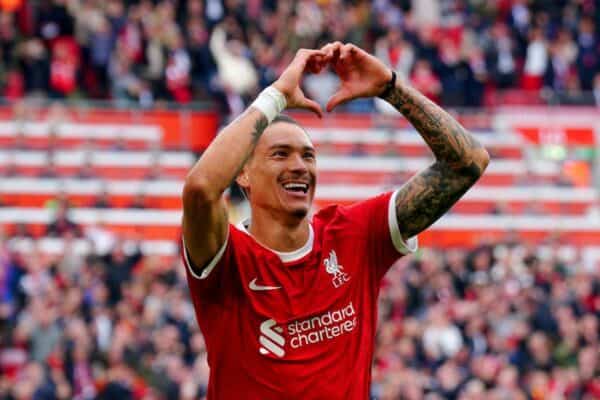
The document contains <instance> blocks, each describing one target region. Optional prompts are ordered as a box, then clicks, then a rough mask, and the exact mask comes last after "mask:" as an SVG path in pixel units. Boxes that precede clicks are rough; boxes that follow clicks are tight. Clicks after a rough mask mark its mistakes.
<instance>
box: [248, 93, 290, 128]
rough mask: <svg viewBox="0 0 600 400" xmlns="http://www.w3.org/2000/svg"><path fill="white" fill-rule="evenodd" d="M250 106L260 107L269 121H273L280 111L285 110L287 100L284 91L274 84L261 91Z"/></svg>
mask: <svg viewBox="0 0 600 400" xmlns="http://www.w3.org/2000/svg"><path fill="white" fill-rule="evenodd" d="M250 106H252V107H255V108H257V109H259V110H260V111H261V112H262V113H263V114H264V115H265V117H267V120H268V121H269V123H271V122H272V121H273V120H274V119H275V117H277V116H278V115H279V113H281V112H282V111H283V110H285V107H286V106H287V101H286V99H285V96H284V95H283V93H281V92H280V91H279V90H277V89H275V88H274V87H273V86H269V87H267V88H266V89H265V90H263V91H262V92H260V94H259V95H258V97H257V98H256V100H254V102H253V103H252V104H251V105H250Z"/></svg>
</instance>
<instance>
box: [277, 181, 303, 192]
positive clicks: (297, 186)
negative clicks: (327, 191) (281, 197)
mask: <svg viewBox="0 0 600 400" xmlns="http://www.w3.org/2000/svg"><path fill="white" fill-rule="evenodd" d="M283 187H284V188H285V189H287V190H297V189H299V190H303V191H304V192H306V191H307V190H308V185H307V184H306V183H286V184H285V185H283Z"/></svg>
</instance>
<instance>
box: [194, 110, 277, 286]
mask: <svg viewBox="0 0 600 400" xmlns="http://www.w3.org/2000/svg"><path fill="white" fill-rule="evenodd" d="M267 125H268V121H267V118H266V117H265V115H264V114H263V113H262V112H261V111H259V110H258V109H256V108H254V107H250V108H249V109H248V110H246V112H244V113H243V114H242V115H241V116H240V117H239V118H237V119H236V120H235V121H233V122H232V123H231V124H229V125H228V126H227V127H225V128H224V129H223V130H222V131H221V133H220V134H219V135H218V136H217V137H216V138H215V140H214V141H213V143H211V145H210V146H209V147H208V148H207V149H206V151H205V152H204V154H203V155H202V157H201V158H200V160H198V162H197V163H196V165H194V167H193V168H192V169H191V171H190V172H189V173H188V175H187V177H186V180H185V185H184V187H183V237H184V242H185V246H186V252H187V255H188V258H189V259H190V261H192V263H193V265H194V266H196V268H199V269H200V270H201V269H202V268H203V267H204V266H205V265H206V264H208V263H209V262H210V260H211V259H212V258H213V257H214V256H215V255H216V254H217V252H218V251H219V249H220V248H221V246H223V244H224V243H225V239H226V238H227V233H228V229H229V228H228V217H227V209H226V207H225V202H224V201H223V199H222V195H223V192H224V191H225V189H227V187H229V185H230V184H231V182H233V180H234V179H235V177H236V176H237V174H238V173H239V171H240V169H241V168H242V166H243V165H244V163H245V162H246V160H247V159H248V157H249V156H250V154H251V153H252V151H253V150H254V147H255V146H256V142H257V141H258V139H259V138H260V136H261V135H262V133H263V131H264V130H265V128H266V127H267ZM194 272H196V273H197V274H198V275H200V272H201V271H194Z"/></svg>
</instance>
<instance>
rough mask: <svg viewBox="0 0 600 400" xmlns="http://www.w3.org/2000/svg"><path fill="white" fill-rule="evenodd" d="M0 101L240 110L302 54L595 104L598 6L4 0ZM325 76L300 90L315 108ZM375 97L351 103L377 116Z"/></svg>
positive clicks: (514, 0)
mask: <svg viewBox="0 0 600 400" xmlns="http://www.w3.org/2000/svg"><path fill="white" fill-rule="evenodd" d="M3 7H4V8H5V10H11V11H5V12H2V14H0V61H1V62H0V93H2V94H3V95H4V96H5V97H7V98H9V99H14V98H20V97H23V96H25V95H28V96H31V95H37V96H42V97H46V96H49V97H51V98H72V99H79V98H90V99H111V100H113V101H114V102H116V103H117V104H121V105H130V104H139V105H141V106H146V107H150V106H152V105H154V104H155V103H156V102H157V101H158V102H160V101H163V100H168V101H174V102H177V103H189V102H191V101H202V100H208V101H214V102H216V103H217V104H219V105H220V107H221V110H222V112H224V113H233V114H237V113H239V112H240V111H241V110H243V107H244V104H245V103H247V101H248V100H249V99H252V98H253V97H254V96H255V94H256V93H257V92H258V91H259V90H260V89H262V88H264V87H265V86H266V85H268V84H270V83H271V82H272V81H273V80H274V79H275V78H276V77H278V76H279V74H280V73H281V71H282V70H283V68H285V66H286V65H287V64H288V63H289V62H290V60H291V59H292V57H293V55H294V53H295V51H296V50H297V49H298V48H300V47H307V48H315V47H318V46H321V45H323V44H325V43H327V42H330V41H334V40H339V41H342V42H352V43H355V44H357V45H359V46H361V47H363V48H365V49H366V50H367V51H369V52H372V53H374V54H376V55H377V56H378V57H379V58H380V59H382V60H384V61H385V62H386V63H387V64H388V65H390V66H391V67H393V68H394V69H395V70H396V71H398V73H400V74H401V76H402V77H404V78H405V79H409V80H410V81H411V83H412V84H413V85H414V86H416V87H417V88H418V89H419V90H421V91H422V92H423V93H425V94H427V95H428V96H429V97H431V98H432V99H434V100H435V101H437V102H440V103H441V104H443V105H446V106H452V107H478V106H486V105H496V104H503V103H505V102H518V103H540V102H547V103H560V104H574V105H593V104H599V102H600V74H599V72H600V48H599V46H600V41H599V30H598V29H597V26H598V24H599V23H600V4H599V3H598V1H597V0H556V1H549V0H529V1H527V0H498V1H479V0H421V1H410V0H395V1H393V0H376V1H362V0H319V1H313V0H299V1H291V0H283V1H273V0H250V1H241V0H189V1H182V0H180V1H176V0H163V1H158V0H156V1H152V0H137V1H134V0H129V1H121V0H38V1H21V0H10V1H9V0H5V1H3ZM335 85H336V78H335V76H334V75H333V74H332V73H324V74H322V75H318V76H312V77H309V79H307V81H306V82H305V86H306V89H307V90H308V92H309V94H310V95H312V96H313V97H314V98H316V99H317V100H318V101H320V102H325V100H326V99H327V98H328V97H329V96H330V94H331V93H332V92H333V90H334V89H335ZM374 107H375V105H374V104H373V102H372V101H359V102H354V103H352V104H351V105H350V108H351V109H352V110H356V111H366V112H368V111H372V110H373V109H374Z"/></svg>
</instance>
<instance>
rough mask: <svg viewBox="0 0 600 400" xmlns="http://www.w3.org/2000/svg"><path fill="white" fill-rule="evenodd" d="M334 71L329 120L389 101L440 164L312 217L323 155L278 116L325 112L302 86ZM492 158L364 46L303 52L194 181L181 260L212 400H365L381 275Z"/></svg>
mask: <svg viewBox="0 0 600 400" xmlns="http://www.w3.org/2000/svg"><path fill="white" fill-rule="evenodd" d="M328 66H330V67H331V68H333V70H334V71H335V72H336V73H337V75H338V76H339V78H340V81H341V85H340V88H339V90H338V91H337V93H335V94H334V95H333V97H332V98H331V99H330V101H329V102H328V104H327V111H331V110H332V109H333V108H335V107H336V106H337V105H339V104H341V103H344V102H346V101H349V100H352V99H355V98H359V97H375V96H379V97H381V98H383V99H385V100H386V101H388V102H389V103H390V104H392V105H393V106H394V107H396V108H397V109H398V111H399V112H401V113H402V114H403V115H404V116H405V117H406V118H407V119H408V120H409V121H410V122H411V123H412V124H413V125H414V127H415V128H416V129H417V130H418V131H419V133H420V134H421V136H422V137H423V139H424V140H425V141H426V142H427V144H428V145H429V147H430V148H431V150H432V151H433V153H434V154H435V157H436V160H435V162H433V164H432V165H430V166H429V167H428V168H426V169H425V170H423V171H421V172H420V173H418V174H416V175H415V176H414V177H413V178H412V179H410V180H409V181H408V182H407V183H406V184H405V185H404V186H402V187H401V188H398V189H397V190H395V191H393V192H389V193H382V194H381V195H379V196H377V197H374V198H371V199H368V200H366V201H362V202H359V203H356V204H354V205H352V206H349V207H339V206H332V207H328V208H325V209H322V210H320V211H319V212H317V213H316V214H315V215H314V216H312V218H310V217H309V210H310V209H311V205H312V201H313V198H314V193H315V188H316V175H317V156H316V152H315V149H314V146H313V144H312V143H311V140H310V137H309V135H308V133H307V132H306V131H305V130H304V128H302V127H301V126H300V125H299V124H298V123H297V122H295V121H294V120H293V119H291V118H289V117H286V116H284V115H282V114H280V113H281V112H282V111H283V110H285V109H287V108H304V109H308V110H311V111H313V112H315V113H316V114H318V115H319V116H321V114H322V110H321V108H320V106H319V105H318V104H317V103H316V102H314V101H313V100H311V99H308V98H306V96H305V95H304V93H303V91H302V89H301V81H302V77H303V75H304V74H305V73H307V72H309V73H318V72H320V71H321V70H322V69H323V68H326V67H328ZM488 162H489V156H488V153H487V152H486V150H485V149H484V148H483V147H482V146H481V145H480V144H479V143H478V142H477V141H476V140H475V139H474V138H473V137H472V136H471V135H470V134H469V133H468V132H467V131H466V130H465V129H464V128H463V127H462V126H461V125H460V124H459V123H458V122H457V121H455V120H454V119H453V118H452V117H451V116H450V115H448V114H447V113H446V112H445V111H443V110H442V109H441V108H439V107H438V106H436V105H435V104H433V103H432V102H430V101H429V100H427V99H426V98H425V97H424V96H423V95H421V94H420V93H419V92H417V91H416V90H415V89H413V88H411V87H410V86H409V85H408V84H406V83H405V82H402V81H399V80H397V79H396V75H395V73H393V72H392V71H390V70H389V69H388V68H387V67H386V66H385V65H384V64H383V63H382V62H380V61H379V60H377V59H376V58H375V57H373V56H372V55H370V54H368V53H366V52H365V51H363V50H362V49H360V48H358V47H356V46H354V45H352V44H342V43H339V42H336V43H331V44H328V45H326V46H324V47H323V48H321V49H320V50H305V49H302V50H299V51H298V52H297V54H296V56H295V58H294V59H293V61H292V62H291V63H290V65H289V66H288V67H287V69H286V70H285V71H284V72H283V73H282V74H281V76H280V77H279V79H277V81H275V82H274V83H273V84H272V85H271V86H270V87H268V88H266V89H265V90H264V91H263V92H262V93H261V94H260V95H259V96H258V98H257V99H256V100H255V101H254V102H253V103H252V104H251V105H250V107H249V108H248V109H247V110H246V111H245V112H244V113H243V114H242V115H241V116H239V117H238V118H237V119H236V120H234V121H233V122H232V123H230V124H229V125H228V126H226V127H225V128H224V129H223V130H222V131H221V132H220V134H219V135H218V136H217V137H216V139H215V140H214V141H213V142H212V143H211V145H210V146H209V147H208V148H207V149H206V151H205V153H204V154H203V155H202V157H201V158H200V160H198V162H197V163H196V165H194V167H193V168H192V169H191V170H190V172H189V174H188V176H187V178H186V181H185V187H184V189H183V208H184V212H183V249H184V254H183V257H184V261H185V264H186V269H187V276H188V283H189V287H190V291H191V295H192V300H193V303H194V307H195V310H196V314H197V319H198V323H199V325H200V329H201V330H202V333H203V335H204V338H205V340H206V348H207V352H208V363H209V366H210V378H209V387H208V399H210V400H215V399H226V400H229V399H257V400H270V399H328V400H331V399H344V400H354V399H356V400H358V399H361V400H364V399H367V398H368V396H369V385H370V380H371V362H372V357H373V346H374V338H375V330H376V322H377V296H378V292H379V285H380V281H381V279H382V277H383V275H384V274H385V272H386V271H387V269H388V268H389V267H390V266H391V265H392V264H393V263H394V262H395V261H396V260H397V259H398V258H399V257H402V256H403V255H405V254H408V253H411V252H414V251H415V250H416V248H417V239H416V235H417V234H418V233H419V232H421V231H423V230H424V229H425V228H427V227H428V226H429V225H431V224H432V223H433V222H434V221H436V220H437V219H438V218H439V217H440V216H441V215H442V214H444V213H445V212H446V211H447V210H448V209H449V208H450V207H451V206H452V205H453V204H454V203H455V202H456V201H457V200H458V199H459V198H460V197H461V196H462V195H463V194H464V193H465V192H466V191H467V190H468V189H469V188H470V187H471V186H472V185H473V184H474V183H475V182H476V181H477V180H478V179H479V177H480V176H481V175H482V174H483V171H484V170H485V168H486V166H487V164H488ZM233 180H235V181H236V182H237V183H238V184H239V185H240V186H241V187H242V188H243V190H244V191H245V193H246V194H247V196H248V200H249V202H250V206H251V218H250V219H248V220H247V221H244V222H243V223H241V224H240V225H239V226H233V225H230V224H229V223H228V217H227V209H226V207H225V203H224V202H223V200H222V198H221V197H222V194H223V192H224V191H225V189H226V188H227V187H228V186H229V185H230V184H231V182H232V181H233Z"/></svg>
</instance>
